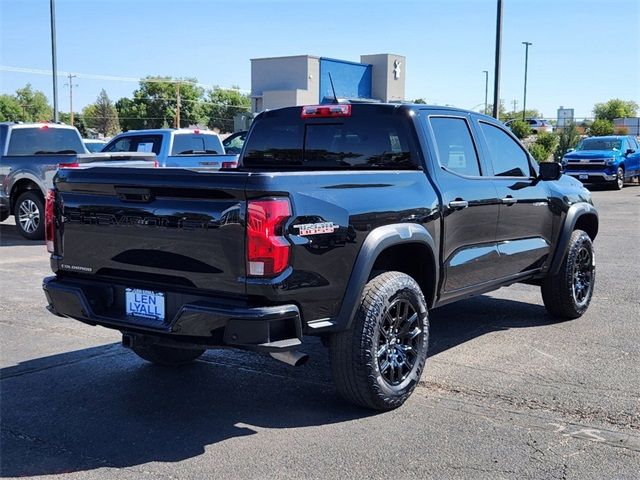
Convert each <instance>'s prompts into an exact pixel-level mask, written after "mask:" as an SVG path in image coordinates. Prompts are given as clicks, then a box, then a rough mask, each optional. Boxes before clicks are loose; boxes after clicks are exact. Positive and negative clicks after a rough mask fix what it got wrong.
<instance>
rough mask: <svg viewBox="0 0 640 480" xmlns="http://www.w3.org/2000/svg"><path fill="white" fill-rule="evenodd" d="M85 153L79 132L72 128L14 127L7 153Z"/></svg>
mask: <svg viewBox="0 0 640 480" xmlns="http://www.w3.org/2000/svg"><path fill="white" fill-rule="evenodd" d="M73 153H85V149H84V145H83V144H82V141H81V140H80V136H79V135H78V132H77V131H75V130H72V129H70V128H55V127H53V128H52V127H47V126H46V125H45V126H42V127H34V128H14V129H12V130H11V136H10V138H9V149H8V151H7V155H55V154H73Z"/></svg>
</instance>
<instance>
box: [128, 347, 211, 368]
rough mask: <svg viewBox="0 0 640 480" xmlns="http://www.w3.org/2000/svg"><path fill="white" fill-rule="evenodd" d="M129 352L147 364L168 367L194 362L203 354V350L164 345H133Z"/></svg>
mask: <svg viewBox="0 0 640 480" xmlns="http://www.w3.org/2000/svg"><path fill="white" fill-rule="evenodd" d="M131 350H133V351H134V352H135V354H136V355H138V356H139V357H140V358H142V359H144V360H146V361H148V362H151V363H155V364H158V365H164V366H169V367H177V366H179V365H186V364H188V363H191V362H193V361H195V360H196V359H198V358H199V357H200V356H201V355H202V354H203V353H204V349H192V348H177V347H167V346H164V345H144V346H138V345H134V346H133V347H131Z"/></svg>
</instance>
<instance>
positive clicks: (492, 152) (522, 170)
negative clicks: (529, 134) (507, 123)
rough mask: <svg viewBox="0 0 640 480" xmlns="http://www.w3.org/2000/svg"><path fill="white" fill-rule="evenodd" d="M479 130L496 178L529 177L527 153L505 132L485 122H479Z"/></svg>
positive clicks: (529, 166) (529, 169)
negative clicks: (485, 144) (482, 135)
mask: <svg viewBox="0 0 640 480" xmlns="http://www.w3.org/2000/svg"><path fill="white" fill-rule="evenodd" d="M480 129H481V130H482V133H483V134H484V138H485V141H486V143H487V148H488V149H489V157H490V159H491V163H492V165H493V174H494V175H495V176H496V177H529V176H531V165H530V164H529V157H528V156H527V153H526V152H525V151H524V150H523V149H522V147H520V145H519V144H518V143H517V142H516V141H515V140H514V139H513V138H511V136H510V135H509V134H508V133H507V132H505V131H504V130H502V129H500V128H498V127H496V126H494V125H491V124H489V123H485V122H480Z"/></svg>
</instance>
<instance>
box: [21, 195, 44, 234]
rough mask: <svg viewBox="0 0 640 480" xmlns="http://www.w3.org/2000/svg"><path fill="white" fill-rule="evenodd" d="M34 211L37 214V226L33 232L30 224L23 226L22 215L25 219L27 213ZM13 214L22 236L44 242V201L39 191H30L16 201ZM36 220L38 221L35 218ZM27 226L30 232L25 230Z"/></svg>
mask: <svg viewBox="0 0 640 480" xmlns="http://www.w3.org/2000/svg"><path fill="white" fill-rule="evenodd" d="M32 209H35V210H34V211H35V212H37V226H36V228H35V229H33V230H31V226H30V224H27V225H23V223H22V222H21V221H20V218H21V214H22V215H23V217H22V218H25V217H24V215H25V214H26V213H27V211H28V210H32ZM13 214H14V215H15V219H16V228H17V230H18V233H19V234H20V235H22V236H23V237H24V238H27V239H29V240H42V239H43V238H44V201H43V199H42V195H40V192H39V191H34V190H28V191H26V192H24V193H22V194H21V195H20V196H19V197H18V200H17V201H16V204H15V207H14V209H13ZM34 220H36V219H35V217H34ZM25 226H26V227H27V229H29V230H27V229H25Z"/></svg>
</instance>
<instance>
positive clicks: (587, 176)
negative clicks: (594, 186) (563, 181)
mask: <svg viewBox="0 0 640 480" xmlns="http://www.w3.org/2000/svg"><path fill="white" fill-rule="evenodd" d="M588 178H589V175H585V174H584V173H583V174H581V175H580V180H587V179H588Z"/></svg>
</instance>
